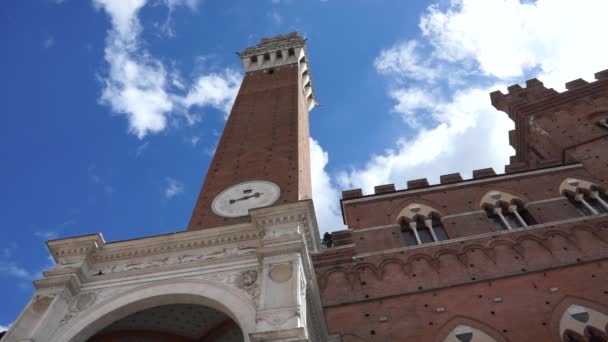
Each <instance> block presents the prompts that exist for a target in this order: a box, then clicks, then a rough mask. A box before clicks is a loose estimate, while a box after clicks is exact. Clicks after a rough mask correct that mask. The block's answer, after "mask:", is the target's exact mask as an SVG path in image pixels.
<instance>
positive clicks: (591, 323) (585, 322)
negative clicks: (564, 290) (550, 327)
mask: <svg viewBox="0 0 608 342" xmlns="http://www.w3.org/2000/svg"><path fill="white" fill-rule="evenodd" d="M607 324H608V316H606V315H605V314H603V313H601V312H599V311H596V310H593V309H591V308H588V307H585V306H582V305H576V304H572V305H570V306H569V307H568V308H567V309H566V311H565V312H564V313H563V315H562V318H561V319H560V327H559V328H560V334H561V335H562V340H563V341H568V342H570V341H571V342H579V341H585V342H608V333H607V332H606V325H607Z"/></svg>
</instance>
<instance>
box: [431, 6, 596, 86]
mask: <svg viewBox="0 0 608 342" xmlns="http://www.w3.org/2000/svg"><path fill="white" fill-rule="evenodd" d="M607 11H608V2H606V1H604V0H585V1H572V0H538V1H535V2H529V1H525V2H520V1H517V0H452V1H451V3H450V5H449V6H448V7H447V8H445V9H443V10H442V9H441V8H440V7H439V6H437V5H433V6H431V7H430V8H429V10H428V12H427V13H426V14H425V15H423V16H422V18H421V21H420V27H421V29H422V32H423V35H424V36H425V37H426V38H427V39H428V40H429V42H430V43H431V44H432V45H433V46H434V47H435V49H434V52H433V53H434V55H435V56H436V57H437V58H439V59H443V60H447V61H451V62H459V63H462V64H467V63H470V62H474V65H475V66H476V67H477V68H478V71H479V72H481V73H483V74H485V75H490V76H494V77H497V78H501V79H512V78H514V77H518V78H519V77H522V76H523V75H525V74H526V73H527V72H533V73H534V74H536V73H538V74H539V77H540V78H542V80H543V81H544V82H545V83H547V84H549V85H551V86H552V87H556V88H559V89H563V83H564V82H566V81H569V80H572V79H576V78H579V77H586V78H588V79H591V80H592V79H593V78H592V75H593V73H594V72H597V71H600V70H603V69H605V68H606V60H607V57H608V45H606V44H602V43H601V42H602V41H604V40H605V39H604V35H603V32H605V30H606V29H605V25H604V14H605V13H606V12H607Z"/></svg>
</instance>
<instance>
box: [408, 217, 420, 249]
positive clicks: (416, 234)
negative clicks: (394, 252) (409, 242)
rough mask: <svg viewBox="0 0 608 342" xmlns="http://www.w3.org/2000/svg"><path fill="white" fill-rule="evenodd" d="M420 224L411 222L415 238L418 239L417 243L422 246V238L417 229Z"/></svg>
mask: <svg viewBox="0 0 608 342" xmlns="http://www.w3.org/2000/svg"><path fill="white" fill-rule="evenodd" d="M417 224H418V222H416V221H411V222H410V228H411V229H412V231H413V232H414V236H415V237H416V242H418V244H419V245H420V244H422V243H421V242H420V236H418V229H416V225H417Z"/></svg>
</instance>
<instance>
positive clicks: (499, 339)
mask: <svg viewBox="0 0 608 342" xmlns="http://www.w3.org/2000/svg"><path fill="white" fill-rule="evenodd" d="M434 341H435V342H506V341H507V340H506V339H505V338H504V337H503V336H502V335H500V334H499V333H498V331H496V330H495V329H493V328H492V327H490V326H488V325H486V324H484V323H482V322H480V321H477V320H475V319H472V318H468V317H464V316H456V317H453V318H452V319H450V320H449V321H448V322H447V323H445V324H444V325H443V326H442V327H441V328H440V329H439V332H438V333H437V335H436V337H435V340H434Z"/></svg>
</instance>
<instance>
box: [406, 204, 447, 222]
mask: <svg viewBox="0 0 608 342" xmlns="http://www.w3.org/2000/svg"><path fill="white" fill-rule="evenodd" d="M432 215H435V216H436V217H438V218H440V217H441V213H440V212H439V211H438V210H435V209H434V208H433V207H430V206H428V205H425V204H421V203H417V202H413V203H410V204H408V205H407V206H406V207H405V208H403V209H401V211H400V212H399V214H397V222H401V221H402V220H403V219H405V220H406V221H407V222H409V221H416V219H418V218H422V219H423V220H424V219H430V218H431V216H432Z"/></svg>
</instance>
